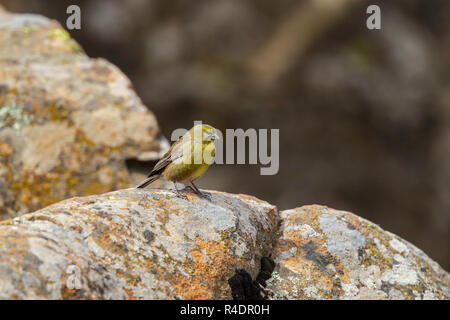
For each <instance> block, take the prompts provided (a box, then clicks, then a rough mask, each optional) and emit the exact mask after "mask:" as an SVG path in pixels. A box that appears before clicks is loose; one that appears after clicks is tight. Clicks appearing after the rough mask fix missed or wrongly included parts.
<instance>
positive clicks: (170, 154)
mask: <svg viewBox="0 0 450 320" xmlns="http://www.w3.org/2000/svg"><path fill="white" fill-rule="evenodd" d="M182 141H183V138H180V139H178V140H177V141H176V142H174V144H172V146H171V147H170V149H169V150H168V151H167V152H166V153H165V154H164V156H163V157H162V158H161V159H160V160H159V161H158V162H157V163H156V164H155V167H154V168H153V170H152V172H150V174H149V175H148V177H151V176H153V175H155V174H160V173H161V172H162V171H163V170H164V168H165V167H167V166H168V165H169V164H171V163H172V162H173V161H175V160H177V159H179V158H181V157H182V156H183V146H182Z"/></svg>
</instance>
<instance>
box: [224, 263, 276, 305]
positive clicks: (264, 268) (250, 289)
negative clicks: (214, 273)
mask: <svg viewBox="0 0 450 320" xmlns="http://www.w3.org/2000/svg"><path fill="white" fill-rule="evenodd" d="M274 269H275V262H274V261H273V260H272V259H271V258H270V257H262V258H261V268H260V271H259V273H258V275H257V276H256V279H255V280H253V279H252V277H251V275H250V274H249V273H248V272H247V271H245V270H244V269H236V273H235V274H234V275H233V276H232V277H231V278H230V279H228V284H229V286H230V289H231V296H232V297H233V299H234V300H265V299H267V293H266V291H265V287H266V281H267V280H268V279H269V278H270V277H271V276H272V272H273V270H274Z"/></svg>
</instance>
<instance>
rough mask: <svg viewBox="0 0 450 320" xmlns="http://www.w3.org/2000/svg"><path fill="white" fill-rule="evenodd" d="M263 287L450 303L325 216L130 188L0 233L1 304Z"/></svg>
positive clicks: (445, 286) (422, 275)
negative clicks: (7, 301) (22, 300)
mask: <svg viewBox="0 0 450 320" xmlns="http://www.w3.org/2000/svg"><path fill="white" fill-rule="evenodd" d="M267 257H271V258H272V259H274V261H275V271H274V272H273V273H272V277H270V273H269V274H268V276H267V277H266V276H265V275H264V274H262V271H263V269H265V270H266V272H267V270H269V269H270V272H272V271H273V265H272V266H270V264H271V263H272V262H270V263H269V265H266V263H268V261H267ZM262 258H264V259H263V260H266V262H264V265H261V264H263V263H262V262H261V259H262ZM231 278H233V280H232V281H231V282H230V279H231ZM258 278H260V279H261V278H264V279H267V278H270V279H268V280H267V281H264V282H259V281H258V282H259V283H264V284H265V286H266V290H265V293H266V294H267V297H268V298H270V299H449V298H450V294H449V287H450V276H449V274H448V273H447V272H446V271H445V270H443V269H442V268H441V267H440V266H439V265H438V264H437V263H435V262H434V261H432V260H431V259H430V258H428V256H426V255H425V254H424V253H423V252H422V251H421V250H419V249H417V248H416V247H415V246H413V245H412V244H410V243H408V242H407V241H405V240H403V239H401V238H399V237H398V236H395V235H393V234H391V233H389V232H387V231H384V230H382V229H381V228H379V227H378V226H376V225H374V224H373V223H371V222H369V221H367V220H364V219H362V218H359V217H358V216H356V215H353V214H351V213H349V212H344V211H337V210H334V209H330V208H327V207H323V206H305V207H301V208H296V209H292V210H286V211H282V212H280V213H279V212H278V211H277V208H276V207H275V206H273V205H270V204H268V203H267V202H264V201H261V200H258V199H256V198H254V197H251V196H247V195H241V194H239V195H235V194H227V193H223V192H217V191H211V200H210V201H209V200H206V199H203V198H199V197H198V196H197V195H195V194H192V193H185V197H182V196H180V195H177V194H176V193H174V192H172V191H170V190H162V189H151V190H149V191H147V190H141V189H125V190H118V191H115V192H110V193H106V194H103V195H98V196H88V197H76V198H72V199H68V200H64V201H61V202H59V203H56V204H53V205H50V206H48V207H46V208H44V209H41V210H38V211H36V212H34V213H30V214H26V215H23V216H20V217H16V218H14V219H10V220H5V221H3V222H1V223H0V299H12V298H14V299H30V298H31V299H41V298H42V299H231V297H232V296H233V297H237V296H240V293H239V292H237V291H236V292H232V291H233V288H232V287H230V286H231V284H233V286H235V288H237V289H236V290H241V289H242V290H244V291H245V290H247V289H246V288H250V289H252V290H253V291H254V294H252V295H251V296H252V297H256V298H257V297H258V293H257V292H256V291H255V290H258V288H259V285H258V284H257V283H255V282H252V281H253V280H252V279H256V280H258ZM236 281H237V282H236ZM239 281H243V282H242V283H239ZM245 296H248V295H245Z"/></svg>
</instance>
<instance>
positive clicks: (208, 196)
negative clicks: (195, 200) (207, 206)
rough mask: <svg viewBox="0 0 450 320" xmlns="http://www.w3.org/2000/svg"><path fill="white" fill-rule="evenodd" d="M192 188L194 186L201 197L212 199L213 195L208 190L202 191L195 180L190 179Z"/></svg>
mask: <svg viewBox="0 0 450 320" xmlns="http://www.w3.org/2000/svg"><path fill="white" fill-rule="evenodd" d="M190 183H191V185H192V188H194V192H195V193H196V194H198V195H199V196H200V197H202V198H205V199H208V200H211V195H210V194H209V193H206V192H201V191H200V189H199V188H197V186H196V185H195V184H194V182H192V181H190Z"/></svg>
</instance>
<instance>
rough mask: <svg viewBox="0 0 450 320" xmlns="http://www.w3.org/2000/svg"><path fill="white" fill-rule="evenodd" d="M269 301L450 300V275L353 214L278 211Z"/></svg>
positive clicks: (318, 208)
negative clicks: (276, 238)
mask: <svg viewBox="0 0 450 320" xmlns="http://www.w3.org/2000/svg"><path fill="white" fill-rule="evenodd" d="M280 218H281V220H282V225H281V229H280V230H279V241H278V244H277V246H276V248H275V250H274V254H273V258H274V259H275V262H276V264H277V266H276V268H275V272H274V273H273V274H272V278H271V279H269V280H268V289H269V290H270V291H271V292H272V297H273V299H449V298H450V292H449V287H450V275H449V274H448V273H447V272H446V271H445V270H443V269H442V268H441V267H440V266H439V265H438V264H437V263H436V262H434V261H432V260H431V259H430V258H429V257H428V256H427V255H425V254H424V253H423V252H422V251H421V250H420V249H418V248H417V247H415V246H414V245H412V244H411V243H409V242H407V241H405V240H403V239H401V238H399V237H398V236H396V235H394V234H392V233H390V232H387V231H384V230H383V229H381V228H380V227H378V226H377V225H375V224H373V223H371V222H370V221H367V220H365V219H363V218H360V217H358V216H356V215H354V214H352V213H349V212H345V211H338V210H334V209H330V208H327V207H324V206H317V205H313V206H304V207H300V208H296V209H292V210H286V211H282V212H280Z"/></svg>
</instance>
